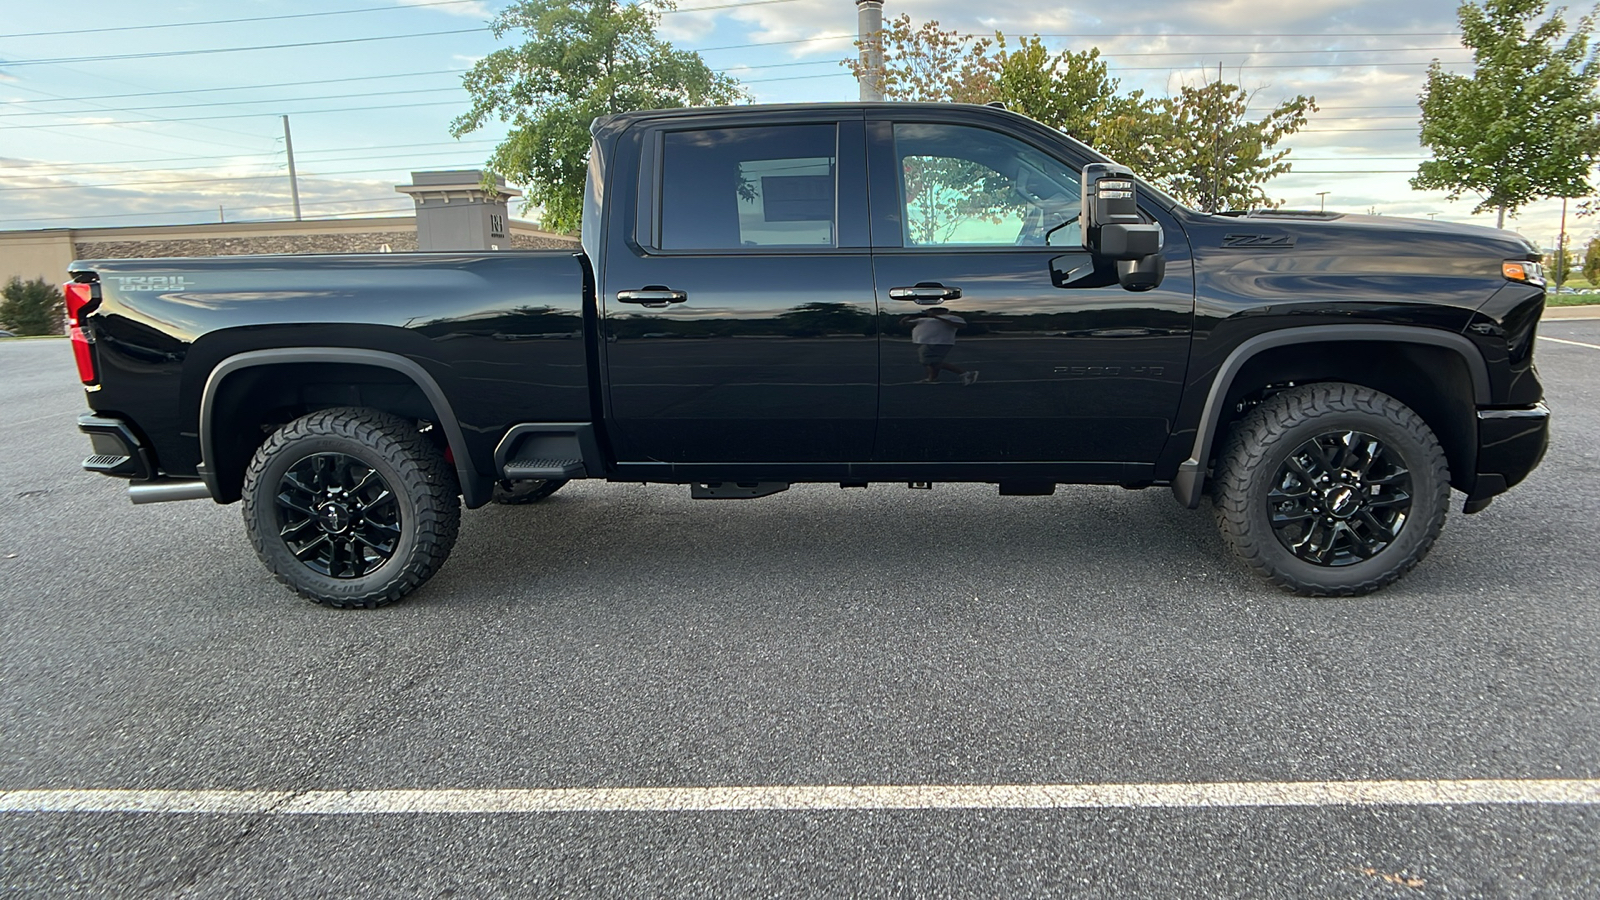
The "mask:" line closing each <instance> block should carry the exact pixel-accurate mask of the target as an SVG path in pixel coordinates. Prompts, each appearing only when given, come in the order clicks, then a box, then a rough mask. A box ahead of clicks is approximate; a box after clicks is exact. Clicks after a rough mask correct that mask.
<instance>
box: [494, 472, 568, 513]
mask: <svg viewBox="0 0 1600 900" xmlns="http://www.w3.org/2000/svg"><path fill="white" fill-rule="evenodd" d="M567 480H568V479H565V478H532V479H526V480H520V481H496V482H495V483H494V493H493V494H492V495H490V497H489V499H490V500H492V501H493V502H495V503H499V504H501V505H503V506H524V505H526V504H529V503H538V502H539V501H540V500H543V499H544V498H546V497H548V496H550V495H551V494H554V493H555V492H556V491H559V490H561V489H562V488H563V487H566V485H567Z"/></svg>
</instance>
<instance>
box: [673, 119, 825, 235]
mask: <svg viewBox="0 0 1600 900" xmlns="http://www.w3.org/2000/svg"><path fill="white" fill-rule="evenodd" d="M837 132H838V129H837V128H836V126H833V125H778V126H765V127H752V128H716V129H709V130H703V131H677V132H669V133H667V134H666V135H664V138H663V146H662V160H661V191H660V193H659V194H658V196H659V197H660V198H661V218H660V221H661V248H662V249H664V250H733V249H741V248H757V247H832V246H835V243H836V241H837V228H836V227H835V226H836V222H837V217H838V213H837V203H836V202H835V197H836V195H837V190H836V185H837V183H838V182H837V179H838V165H837V163H838V133H837Z"/></svg>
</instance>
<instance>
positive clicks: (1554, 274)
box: [1542, 247, 1572, 288]
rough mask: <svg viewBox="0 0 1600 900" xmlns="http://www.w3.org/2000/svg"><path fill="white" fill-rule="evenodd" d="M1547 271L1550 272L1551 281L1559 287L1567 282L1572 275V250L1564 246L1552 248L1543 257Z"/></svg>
mask: <svg viewBox="0 0 1600 900" xmlns="http://www.w3.org/2000/svg"><path fill="white" fill-rule="evenodd" d="M1542 259H1543V265H1544V267H1545V271H1547V272H1549V273H1550V282H1551V283H1552V284H1554V285H1555V286H1556V287H1557V288H1560V287H1561V286H1562V285H1563V284H1566V283H1567V280H1568V279H1569V278H1571V277H1572V250H1571V249H1569V248H1567V247H1562V248H1560V249H1559V250H1551V251H1550V252H1549V253H1546V254H1544V256H1543V257H1542Z"/></svg>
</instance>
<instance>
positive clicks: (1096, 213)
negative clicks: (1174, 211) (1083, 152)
mask: <svg viewBox="0 0 1600 900" xmlns="http://www.w3.org/2000/svg"><path fill="white" fill-rule="evenodd" d="M1082 204H1083V206H1082V211H1081V212H1080V213H1079V214H1078V216H1079V221H1080V222H1081V223H1082V224H1083V248H1084V249H1085V250H1088V251H1089V252H1090V253H1092V254H1094V255H1095V256H1096V257H1097V258H1102V259H1107V260H1115V261H1116V263H1117V280H1118V281H1119V282H1121V284H1122V286H1123V287H1124V288H1126V289H1128V290H1130V291H1148V290H1151V289H1152V288H1154V287H1156V286H1158V285H1159V284H1161V278H1162V276H1163V275H1165V274H1166V264H1165V262H1164V261H1163V260H1162V258H1161V226H1160V225H1157V224H1155V223H1154V222H1146V221H1144V219H1143V218H1142V217H1141V216H1140V215H1139V191H1138V183H1137V182H1135V181H1134V180H1133V171H1132V170H1131V169H1129V168H1127V167H1125V166H1119V165H1116V164H1113V163H1090V164H1089V165H1087V166H1084V167H1083V195H1082Z"/></svg>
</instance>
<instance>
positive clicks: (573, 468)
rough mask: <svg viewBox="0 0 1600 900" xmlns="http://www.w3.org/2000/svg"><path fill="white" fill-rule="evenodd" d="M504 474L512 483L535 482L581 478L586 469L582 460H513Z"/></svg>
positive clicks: (506, 467)
mask: <svg viewBox="0 0 1600 900" xmlns="http://www.w3.org/2000/svg"><path fill="white" fill-rule="evenodd" d="M503 472H504V475H505V477H506V479H507V480H510V481H524V480H526V481H533V480H551V479H558V478H581V477H582V476H583V474H584V469H583V460H581V459H513V460H512V461H510V462H508V463H506V465H505V469H504V470H503Z"/></svg>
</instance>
